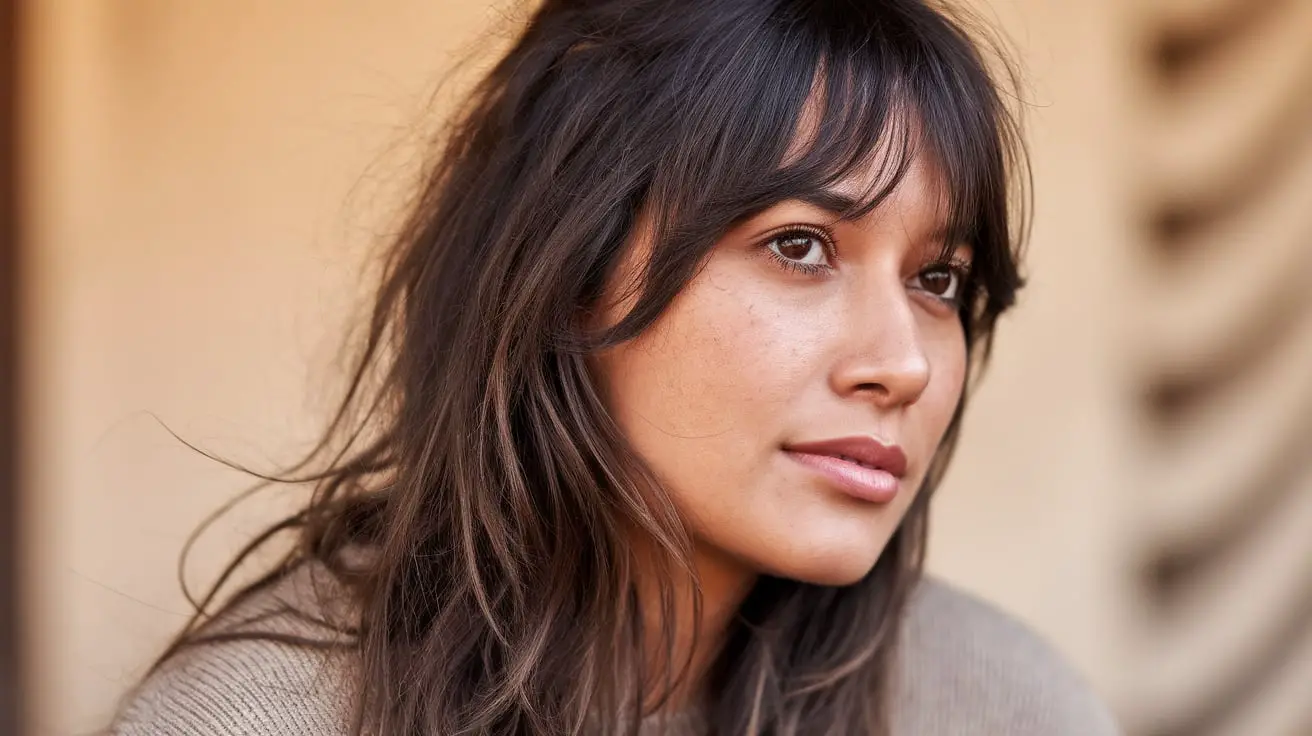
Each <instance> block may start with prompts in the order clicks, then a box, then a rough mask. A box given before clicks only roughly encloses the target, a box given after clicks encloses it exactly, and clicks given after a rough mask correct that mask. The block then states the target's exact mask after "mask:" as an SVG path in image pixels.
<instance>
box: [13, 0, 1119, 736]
mask: <svg viewBox="0 0 1312 736" xmlns="http://www.w3.org/2000/svg"><path fill="white" fill-rule="evenodd" d="M976 4H977V5H981V6H985V4H984V3H976ZM30 5H31V6H32V8H31V13H30V17H29V19H28V25H27V27H26V38H27V49H26V53H27V55H28V58H29V59H30V61H31V63H30V64H29V65H28V69H29V72H30V75H31V79H30V80H29V82H30V83H29V86H28V89H30V91H31V99H30V100H29V108H28V109H29V115H28V117H27V119H26V120H25V124H26V131H27V134H28V146H27V149H26V150H27V152H28V161H27V163H28V171H30V172H31V181H30V182H29V193H30V223H31V238H30V245H31V253H32V257H31V258H30V264H29V270H28V272H27V273H26V279H27V282H28V283H29V284H30V285H31V288H30V290H29V293H30V310H29V314H30V315H31V322H30V324H29V326H28V335H29V343H28V348H29V351H28V354H29V356H30V360H29V374H30V375H31V376H32V377H33V379H34V391H33V393H32V395H31V396H30V397H29V403H30V408H31V411H30V416H31V417H32V426H31V428H30V430H31V437H32V442H31V443H30V447H31V448H32V455H31V458H30V467H31V469H32V484H31V486H30V490H31V494H30V503H29V504H28V508H29V512H30V513H29V517H28V519H27V524H26V526H27V529H28V530H29V536H28V539H29V540H30V544H29V549H28V552H29V555H30V559H31V566H30V569H29V571H28V572H29V579H30V581H31V583H32V586H31V590H30V591H29V592H30V594H31V595H30V605H29V611H30V613H31V621H32V623H33V627H32V628H33V632H34V636H33V638H32V640H31V648H30V654H31V661H32V663H33V675H34V678H35V679H34V681H33V682H34V692H35V694H36V701H35V703H34V706H35V707H34V708H33V715H34V718H33V725H34V726H35V728H34V733H42V734H43V733H58V734H63V733H71V732H73V731H74V730H87V729H91V728H94V727H95V726H96V725H98V724H101V723H103V721H104V719H105V717H106V716H107V715H108V714H109V712H110V710H111V708H112V706H113V703H114V700H115V698H116V697H117V696H118V695H119V694H120V693H121V691H122V690H123V688H124V687H126V686H127V685H129V684H130V683H131V682H132V681H133V678H134V677H135V676H136V675H137V674H138V673H139V672H140V671H141V667H142V666H143V664H144V663H145V662H146V661H147V659H148V658H149V657H150V655H151V654H152V653H153V652H154V651H155V650H156V649H157V648H158V647H159V646H160V644H161V643H162V642H163V640H164V638H165V637H166V636H167V635H168V633H169V631H170V630H171V629H173V628H174V627H176V626H178V625H179V624H180V623H181V621H182V616H183V612H184V611H185V606H184V603H183V601H182V599H181V597H180V595H179V593H178V592H177V589H176V583H175V579H174V565H175V560H176V557H177V553H178V550H179V547H180V545H181V544H182V542H183V541H184V539H185V537H186V535H187V534H188V532H189V531H190V530H191V529H192V528H193V527H194V526H195V525H196V524H197V523H198V522H199V521H200V520H201V519H202V518H203V517H204V515H205V514H206V513H207V512H209V511H211V510H213V509H214V508H215V507H217V506H218V505H219V504H220V503H222V502H223V501H225V500H226V499H228V498H229V497H230V496H231V495H232V494H233V493H234V492H235V491H237V490H239V489H240V488H241V487H242V486H243V484H244V480H243V478H242V477H241V476H240V475H238V474H236V473H234V472H232V471H229V470H225V469H223V468H221V467H219V466H217V465H215V464H213V463H210V462H208V461H206V460H204V459H202V458H200V457H198V456H197V455H196V454H195V453H193V452H191V451H189V450H187V449H185V448H184V447H182V446H181V445H179V443H178V442H177V441H175V440H174V439H173V438H172V437H171V436H170V435H169V434H168V433H167V431H166V430H165V429H164V428H163V427H162V424H167V425H168V426H169V427H170V428H172V429H173V430H176V431H178V432H179V433H180V434H181V435H183V437H185V438H186V439H188V440H190V441H193V442H197V443H199V444H201V445H203V446H204V447H206V448H207V449H212V450H216V451H219V452H221V453H223V454H225V455H227V456H229V457H232V458H234V459H236V460H239V461H242V462H246V463H250V464H253V465H254V466H256V467H257V468H260V469H269V468H271V467H274V466H275V465H276V464H277V462H278V461H280V460H285V459H286V458H287V457H288V455H287V453H288V452H289V451H292V450H294V449H296V448H297V447H300V446H303V443H304V442H305V441H306V439H307V438H308V437H309V436H310V435H311V433H312V432H313V430H314V429H315V426H316V419H317V418H318V417H320V416H321V413H322V410H323V408H324V407H325V402H326V395H325V394H324V393H322V392H319V391H317V389H318V388H320V387H331V385H332V382H331V377H332V372H331V366H330V361H331V359H332V357H333V350H334V347H335V342H334V336H335V335H336V334H337V332H338V330H339V329H340V328H341V326H342V324H343V320H344V317H345V316H346V314H347V313H348V309H349V307H350V305H351V304H353V303H354V300H355V298H356V296H357V295H358V292H359V286H360V285H361V283H362V282H361V276H360V269H359V266H358V264H360V263H361V262H362V261H363V260H364V258H365V257H366V255H367V254H368V253H369V252H370V250H371V249H372V248H374V247H375V246H377V244H378V243H380V242H381V241H383V240H385V238H386V232H387V227H388V223H389V222H390V220H389V219H388V217H387V215H388V213H389V212H390V211H391V210H392V209H394V204H395V202H396V197H397V194H398V192H399V191H401V190H402V189H403V183H404V181H405V174H406V172H407V170H408V169H407V166H408V165H411V164H413V161H414V160H415V159H414V155H415V151H416V146H415V145H414V143H415V141H416V138H417V136H419V135H420V134H422V133H423V131H424V129H425V126H430V127H431V122H432V116H433V114H434V110H440V109H441V107H442V105H443V102H442V100H441V99H439V100H437V102H436V103H433V102H431V101H430V99H429V92H430V91H431V89H432V86H433V84H434V83H435V82H436V81H437V80H438V79H439V77H440V75H441V72H442V71H443V70H444V69H447V68H449V66H450V63H451V61H452V60H453V58H455V57H454V56H453V52H454V51H455V50H457V49H459V48H460V47H462V46H466V45H467V44H468V43H469V42H470V40H471V39H473V38H474V37H475V36H474V34H476V33H477V32H478V31H479V30H481V29H485V28H487V27H488V25H489V24H494V23H501V22H505V12H504V11H492V10H488V9H486V8H485V7H484V6H485V3H483V2H463V1H461V2H457V1H456V0H447V1H445V2H434V1H432V0H389V1H388V2H381V3H370V4H367V5H366V4H363V3H357V2H351V1H350V0H330V1H327V2H325V1H322V0H319V1H315V0H283V1H281V2H278V3H269V2H262V1H261V0H229V1H228V2H224V3H180V2H172V1H171V0H121V1H119V2H107V1H100V2H96V1H94V0H91V1H88V2H65V3H31V4H30ZM507 6H508V3H506V2H501V3H499V7H501V8H505V7H507ZM985 7H988V8H990V9H989V10H987V11H986V15H989V16H991V17H995V18H996V20H997V22H999V23H1000V24H1001V25H1002V26H1003V27H1004V28H1005V30H1006V31H1007V33H1008V34H1009V35H1010V36H1011V37H1012V38H1013V39H1014V40H1015V43H1016V46H1017V49H1018V51H1019V52H1020V55H1021V61H1022V63H1023V65H1024V66H1025V67H1026V69H1027V73H1028V78H1029V86H1028V88H1027V91H1026V95H1027V102H1028V103H1029V104H1028V118H1029V124H1030V133H1031V135H1030V139H1031V146H1032V153H1033V162H1034V173H1035V188H1036V200H1035V204H1036V218H1035V223H1034V232H1033V243H1032V246H1031V251H1030V253H1031V257H1030V269H1029V270H1030V273H1031V283H1030V286H1029V289H1028V291H1027V292H1026V293H1025V296H1024V299H1023V301H1022V304H1021V307H1020V309H1019V310H1018V311H1017V313H1016V314H1015V315H1014V316H1013V317H1010V318H1009V319H1008V320H1007V321H1006V322H1005V324H1004V325H1003V327H1002V334H1001V337H1000V339H999V343H998V348H997V355H996V358H995V361H994V365H993V367H992V369H991V371H990V374H989V376H988V380H987V381H986V383H985V386H984V388H983V390H982V392H981V393H980V394H979V396H978V400H977V403H976V404H975V407H974V409H973V414H972V415H971V416H970V418H969V423H968V428H967V432H966V435H965V441H964V443H963V446H962V448H961V451H960V455H959V458H958V460H957V463H956V465H955V467H954V469H953V471H952V474H951V476H950V479H949V482H948V484H947V487H945V488H944V489H943V491H942V496H941V498H940V499H939V500H938V502H937V509H936V518H935V524H934V539H933V545H932V550H931V566H932V567H933V568H934V570H936V571H937V572H938V573H940V574H942V575H944V576H946V577H948V578H951V579H953V580H955V581H958V582H960V583H961V584H962V585H964V586H966V587H968V588H971V589H973V590H976V591H978V592H980V593H982V594H984V595H986V596H987V597H989V598H991V599H993V600H995V601H997V602H998V603H999V604H1001V605H1003V606H1004V607H1006V608H1008V609H1010V610H1012V611H1014V612H1016V613H1017V614H1018V615H1020V616H1021V617H1023V618H1024V619H1026V620H1027V621H1029V622H1030V623H1031V624H1033V625H1034V626H1035V627H1036V628H1038V629H1039V630H1040V631H1041V632H1042V633H1044V634H1045V635H1046V636H1048V637H1049V638H1051V639H1052V640H1053V641H1054V642H1055V643H1056V645H1057V646H1058V647H1059V648H1060V649H1061V650H1063V651H1064V652H1066V653H1067V654H1068V655H1069V656H1070V657H1071V658H1072V660H1073V661H1074V662H1075V663H1076V664H1077V666H1078V667H1079V668H1080V669H1081V670H1083V671H1084V672H1085V673H1086V674H1087V675H1088V676H1089V678H1090V679H1091V680H1092V681H1093V683H1094V684H1095V685H1096V686H1097V687H1098V688H1099V689H1101V690H1102V691H1103V692H1104V693H1106V694H1107V695H1108V696H1109V697H1110V698H1112V699H1113V701H1114V702H1115V703H1117V704H1118V705H1122V706H1125V707H1127V708H1128V709H1129V710H1136V708H1137V706H1136V704H1137V703H1138V702H1139V701H1137V700H1136V699H1135V697H1134V692H1133V691H1134V689H1135V688H1136V687H1137V686H1138V685H1139V684H1140V682H1139V680H1138V679H1136V676H1135V671H1136V665H1135V659H1134V656H1133V655H1134V652H1133V651H1132V647H1131V643H1132V641H1133V639H1132V636H1133V635H1134V634H1135V633H1136V632H1137V631H1139V630H1140V628H1139V627H1137V626H1136V621H1135V620H1133V618H1132V617H1133V616H1134V615H1135V612H1136V611H1137V610H1138V606H1137V604H1136V600H1137V599H1136V589H1135V588H1134V585H1135V584H1136V579H1135V578H1134V576H1133V575H1132V574H1130V571H1131V567H1132V564H1133V562H1134V560H1133V559H1131V555H1132V553H1133V551H1134V549H1135V546H1134V543H1133V542H1134V539H1133V538H1132V537H1133V535H1134V534H1137V533H1139V532H1140V531H1141V530H1140V528H1139V527H1138V526H1136V524H1135V523H1133V521H1132V520H1133V518H1134V517H1135V515H1136V513H1137V509H1138V508H1139V506H1140V505H1141V504H1140V503H1139V500H1138V498H1137V494H1139V493H1140V492H1141V491H1142V488H1141V486H1139V485H1136V482H1135V480H1134V479H1135V478H1137V477H1138V476H1137V475H1136V473H1138V471H1139V466H1138V465H1137V464H1136V457H1137V455H1136V447H1135V446H1134V443H1135V442H1136V441H1137V440H1136V436H1135V434H1134V432H1131V431H1129V428H1133V427H1135V426H1136V424H1135V422H1136V419H1135V416H1134V415H1133V413H1132V412H1133V411H1134V408H1135V405H1134V402H1135V401H1136V400H1137V398H1138V397H1137V395H1135V394H1134V393H1133V391H1132V390H1131V389H1132V388H1133V386H1134V385H1135V384H1134V380H1135V375H1134V373H1133V370H1132V367H1131V366H1130V365H1129V362H1128V361H1127V356H1128V355H1129V354H1130V352H1131V347H1132V345H1133V343H1134V338H1135V336H1136V333H1135V332H1134V331H1133V330H1131V329H1130V327H1129V326H1130V325H1132V324H1134V322H1135V320H1134V319H1133V317H1134V314H1133V313H1132V310H1133V309H1134V301H1133V299H1131V298H1130V297H1131V290H1132V288H1134V286H1135V285H1136V283H1137V282H1136V281H1135V278H1134V269H1136V268H1139V266H1140V264H1139V261H1138V254H1139V251H1140V249H1141V248H1142V243H1143V241H1144V240H1145V235H1144V233H1143V232H1142V228H1141V227H1140V221H1139V220H1138V219H1137V215H1138V210H1137V209H1136V206H1137V203H1136V201H1135V200H1134V199H1133V195H1132V193H1133V192H1134V191H1135V187H1134V186H1133V185H1134V184H1136V183H1137V176H1138V173H1139V172H1138V171H1137V170H1136V168H1135V166H1133V165H1131V162H1132V159H1133V157H1134V155H1135V154H1134V153H1133V151H1134V145H1132V144H1137V141H1138V140H1139V138H1138V137H1136V136H1137V133H1136V130H1137V129H1136V128H1135V127H1134V126H1136V125H1138V123H1137V122H1136V121H1137V120H1138V118H1137V117H1136V116H1137V115H1139V108H1138V107H1135V105H1142V100H1141V99H1139V98H1136V97H1135V94H1134V93H1135V90H1136V83H1135V79H1136V74H1137V71H1136V66H1135V60H1136V58H1137V57H1136V53H1137V49H1136V48H1135V46H1134V43H1135V42H1136V39H1137V38H1138V37H1137V35H1136V34H1137V30H1136V29H1137V28H1138V27H1139V26H1138V25H1137V24H1139V23H1141V22H1142V17H1141V15H1140V14H1137V13H1134V12H1131V8H1135V7H1139V6H1138V5H1137V4H1135V3H1130V2H1128V0H1122V1H1118V2H1102V1H1099V2H1092V1H1090V2H1063V3H1053V2H1045V1H1044V0H994V1H993V2H991V3H989V4H987V6H985ZM307 392H308V393H307ZM161 423H162V424H161ZM274 495H275V498H272V499H269V500H264V501H261V502H257V503H255V504H252V505H251V506H250V507H249V508H248V509H247V510H245V511H243V512H241V513H239V514H237V515H236V516H235V518H234V519H232V520H229V521H227V522H225V523H224V524H222V525H221V527H220V529H219V531H218V533H216V534H215V535H213V536H211V537H209V538H207V540H206V541H204V542H203V543H202V544H201V546H200V548H199V550H198V553H197V555H196V557H195V560H194V564H193V565H192V567H191V568H190V572H191V574H192V575H193V576H194V578H195V579H197V580H204V579H206V578H207V576H209V575H212V574H213V573H214V571H215V570H216V569H217V567H216V566H217V565H218V563H219V562H220V561H222V560H223V559H224V557H225V556H226V555H228V554H230V553H231V552H232V551H233V549H234V548H235V546H236V544H237V543H238V540H239V539H240V537H241V535H244V534H249V533H250V532H252V531H253V530H255V529H256V528H257V527H258V526H259V525H260V523H261V522H262V521H264V520H266V519H267V518H268V517H269V516H270V515H271V514H272V513H273V512H274V510H275V509H276V508H277V507H278V506H279V505H285V504H287V503H289V502H290V501H292V500H293V499H290V498H287V497H286V496H285V495H284V496H282V497H281V498H278V497H276V496H277V494H274ZM1139 710H1141V709H1139Z"/></svg>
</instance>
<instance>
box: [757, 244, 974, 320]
mask: <svg viewBox="0 0 1312 736" xmlns="http://www.w3.org/2000/svg"><path fill="white" fill-rule="evenodd" d="M762 245H763V249H764V251H765V253H766V255H767V256H769V258H770V260H772V261H773V262H774V263H775V265H776V266H778V267H780V268H782V269H784V270H786V271H788V272H790V273H802V274H807V275H813V276H814V275H821V274H825V273H828V272H830V271H833V270H834V267H835V263H836V260H837V259H836V255H837V245H836V241H835V239H834V236H833V234H832V233H830V232H829V231H828V230H827V229H826V228H824V227H821V226H818V225H803V224H795V225H787V226H785V227H781V228H779V229H777V230H775V231H774V232H773V233H771V234H769V235H768V236H767V238H766V240H764V241H763V243H762ZM970 277H971V263H970V260H969V259H967V258H962V257H961V256H958V255H951V256H945V257H942V258H936V259H934V260H933V261H930V262H929V263H927V264H926V265H924V266H923V267H921V269H920V270H919V271H917V272H916V274H915V275H914V276H912V277H911V279H910V281H909V282H908V284H907V285H908V286H909V287H910V288H911V289H914V290H915V291H917V292H920V293H922V294H925V295H926V296H928V297H930V298H932V299H934V300H936V301H938V302H941V303H943V304H946V305H948V306H951V307H953V308H957V307H960V306H961V304H962V301H963V299H964V297H965V293H966V291H967V290H968V286H969V283H970Z"/></svg>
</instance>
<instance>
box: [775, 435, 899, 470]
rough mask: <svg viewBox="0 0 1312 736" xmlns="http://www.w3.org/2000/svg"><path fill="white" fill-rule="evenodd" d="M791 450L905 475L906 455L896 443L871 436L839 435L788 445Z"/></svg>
mask: <svg viewBox="0 0 1312 736" xmlns="http://www.w3.org/2000/svg"><path fill="white" fill-rule="evenodd" d="M785 449H787V450H789V451H791V452H802V453H806V454H809V455H828V456H830V457H838V458H845V459H848V460H855V461H856V462H858V463H860V464H862V465H866V466H869V467H872V468H878V469H879V470H884V471H887V472H888V473H890V474H892V475H893V476H895V477H897V478H901V477H902V476H904V475H906V472H907V456H906V453H904V452H902V449H901V448H899V447H898V446H897V445H892V446H889V445H885V444H884V443H882V442H880V441H879V440H877V439H875V438H873V437H865V436H860V437H839V438H837V439H832V440H820V441H818V442H804V443H801V444H795V445H788V446H787V447H786V448H785Z"/></svg>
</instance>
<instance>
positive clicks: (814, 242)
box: [768, 232, 829, 266]
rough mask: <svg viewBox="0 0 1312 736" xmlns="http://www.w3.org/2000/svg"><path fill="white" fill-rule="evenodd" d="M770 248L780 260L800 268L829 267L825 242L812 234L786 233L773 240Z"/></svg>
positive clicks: (769, 245)
mask: <svg viewBox="0 0 1312 736" xmlns="http://www.w3.org/2000/svg"><path fill="white" fill-rule="evenodd" d="M768 247H769V248H770V250H772V251H774V253H775V254H776V255H778V256H779V257H780V258H782V259H784V260H785V261H789V262H791V263H795V264H797V265H799V266H827V265H829V254H828V253H827V252H825V242H824V241H823V240H821V239H820V238H819V237H817V236H815V235H812V234H810V233H806V232H795V233H785V234H783V235H780V236H779V237H777V238H775V239H774V240H771V241H770V242H769V244H768Z"/></svg>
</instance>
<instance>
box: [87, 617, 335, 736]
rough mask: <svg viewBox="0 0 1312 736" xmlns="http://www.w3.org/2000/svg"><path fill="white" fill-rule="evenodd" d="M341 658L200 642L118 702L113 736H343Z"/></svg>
mask: <svg viewBox="0 0 1312 736" xmlns="http://www.w3.org/2000/svg"><path fill="white" fill-rule="evenodd" d="M340 658H341V655H339V654H337V655H335V654H330V653H328V652H322V651H315V650H312V649H306V648H302V647H294V646H291V645H287V644H283V643H279V642H275V641H269V640H260V639H244V640H237V641H227V642H222V643H213V644H199V645H196V646H194V647H192V648H189V649H187V650H184V651H183V652H180V653H179V654H178V655H176V656H174V657H172V658H170V659H169V660H168V661H167V662H166V663H165V664H164V665H163V666H162V667H161V668H160V669H159V670H157V671H156V672H155V673H153V674H152V675H151V676H150V677H148V678H147V679H146V680H145V681H144V682H142V683H141V685H140V686H139V687H138V688H137V689H136V690H135V691H134V692H133V693H132V694H131V695H129V697H128V699H127V700H126V701H125V702H124V704H123V707H122V709H121V710H120V711H119V715H118V717H117V718H116V720H115V721H114V723H113V724H112V725H111V727H110V733H111V734H113V735H114V736H229V735H230V734H245V735H248V736H265V735H266V734H267V735H268V736H274V735H275V734H277V735H279V736H331V735H334V734H343V735H344V734H346V732H347V724H346V720H345V718H344V715H345V714H346V713H348V712H349V705H350V704H349V702H348V698H347V692H346V688H345V687H344V685H343V678H342V677H340V676H339V675H338V673H336V672H335V670H336V668H337V666H338V665H339V664H340V662H337V661H335V660H337V659H340Z"/></svg>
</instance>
